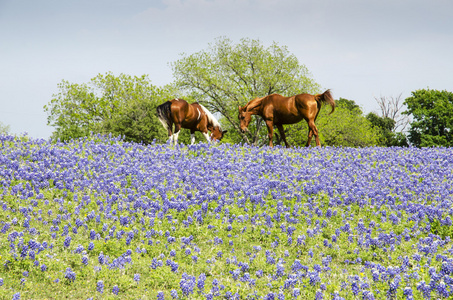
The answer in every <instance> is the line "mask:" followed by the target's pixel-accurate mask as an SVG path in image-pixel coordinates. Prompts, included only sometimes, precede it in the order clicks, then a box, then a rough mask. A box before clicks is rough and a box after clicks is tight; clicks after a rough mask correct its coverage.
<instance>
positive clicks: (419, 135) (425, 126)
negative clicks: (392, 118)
mask: <svg viewBox="0 0 453 300" xmlns="http://www.w3.org/2000/svg"><path fill="white" fill-rule="evenodd" d="M404 104H406V106H407V111H405V112H404V114H406V115H412V117H413V121H412V122H411V123H410V125H411V128H410V130H409V136H408V137H409V141H410V142H411V143H412V144H413V145H414V146H417V147H432V146H445V147H450V146H453V93H452V92H448V91H438V90H430V89H427V90H417V91H415V92H412V96H411V97H409V98H406V100H405V101H404Z"/></svg>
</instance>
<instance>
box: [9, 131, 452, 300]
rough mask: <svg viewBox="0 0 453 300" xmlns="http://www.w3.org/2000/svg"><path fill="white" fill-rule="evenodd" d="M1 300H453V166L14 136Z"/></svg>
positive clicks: (423, 153) (427, 153)
mask: <svg viewBox="0 0 453 300" xmlns="http://www.w3.org/2000/svg"><path fill="white" fill-rule="evenodd" d="M0 140H1V141H0V142H1V153H0V184H1V190H0V193H1V196H0V197H1V200H0V207H1V208H0V262H1V266H0V278H1V279H0V298H1V299H19V298H20V299H46V298H48V299H62V298H69V299H88V298H90V299H293V298H297V299H430V298H435V299H438V298H440V299H446V298H449V297H451V295H453V259H452V258H451V257H453V243H452V241H451V236H452V235H453V230H452V226H451V225H452V220H451V217H452V216H451V215H452V214H453V209H452V200H453V199H452V194H453V184H452V183H453V151H452V149H449V148H431V149H417V148H363V149H353V148H329V147H325V148H321V149H318V148H292V149H284V148H280V147H276V148H273V149H272V148H268V147H262V148H257V147H251V146H244V145H228V144H220V145H208V144H197V145H193V146H182V145H181V146H176V147H169V146H167V145H158V144H152V145H143V144H134V143H127V142H124V141H122V140H120V139H117V138H108V137H99V136H97V137H91V138H85V139H80V140H75V141H71V142H69V143H51V142H50V141H46V140H36V139H30V138H26V137H21V138H18V137H12V136H0Z"/></svg>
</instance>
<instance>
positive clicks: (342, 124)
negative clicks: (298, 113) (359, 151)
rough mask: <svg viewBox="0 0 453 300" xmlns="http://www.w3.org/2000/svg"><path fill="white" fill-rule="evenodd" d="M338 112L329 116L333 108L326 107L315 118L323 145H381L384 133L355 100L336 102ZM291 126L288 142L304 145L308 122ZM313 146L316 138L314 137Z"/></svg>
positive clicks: (289, 127)
mask: <svg viewBox="0 0 453 300" xmlns="http://www.w3.org/2000/svg"><path fill="white" fill-rule="evenodd" d="M336 105H337V106H336V108H335V112H334V113H333V114H331V115H329V112H330V107H326V106H324V107H323V108H322V109H321V111H320V113H319V115H318V118H317V120H316V127H317V128H318V131H319V139H320V140H321V145H324V146H339V147H367V146H376V145H379V140H380V139H381V135H380V132H379V130H377V129H375V128H373V126H372V124H371V122H370V121H368V120H367V119H366V118H365V117H364V116H363V114H362V110H361V109H360V107H359V106H358V105H357V104H356V103H355V102H354V101H353V100H347V99H342V98H340V100H337V101H336ZM287 127H288V130H287V131H288V133H287V137H288V142H289V143H290V144H291V145H299V146H303V145H305V143H306V142H307V136H308V125H307V123H306V122H300V123H297V124H294V125H291V126H287ZM312 145H314V139H313V140H312Z"/></svg>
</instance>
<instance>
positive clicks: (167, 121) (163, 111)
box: [156, 101, 172, 130]
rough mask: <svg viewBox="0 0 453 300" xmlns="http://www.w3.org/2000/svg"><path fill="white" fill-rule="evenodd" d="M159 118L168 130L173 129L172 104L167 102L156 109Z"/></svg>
mask: <svg viewBox="0 0 453 300" xmlns="http://www.w3.org/2000/svg"><path fill="white" fill-rule="evenodd" d="M156 111H157V117H158V118H159V121H160V122H161V123H162V125H163V126H164V128H165V129H166V130H169V129H171V126H172V124H171V102H170V101H167V102H165V103H163V104H161V105H159V106H158V107H157V108H156Z"/></svg>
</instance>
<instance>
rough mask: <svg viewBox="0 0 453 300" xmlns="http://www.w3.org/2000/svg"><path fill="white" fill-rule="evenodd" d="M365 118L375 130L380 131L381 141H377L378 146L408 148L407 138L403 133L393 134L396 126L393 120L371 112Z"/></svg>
mask: <svg viewBox="0 0 453 300" xmlns="http://www.w3.org/2000/svg"><path fill="white" fill-rule="evenodd" d="M366 118H367V120H368V121H370V122H371V124H372V125H373V127H374V128H375V129H376V130H379V131H380V135H381V140H380V141H379V145H381V146H386V147H392V146H399V147H407V146H408V143H407V138H406V136H405V135H404V134H403V133H401V132H396V133H395V132H393V130H394V128H395V124H396V122H395V120H393V119H391V118H388V117H380V116H378V115H377V114H375V113H373V112H371V113H369V114H367V115H366Z"/></svg>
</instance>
